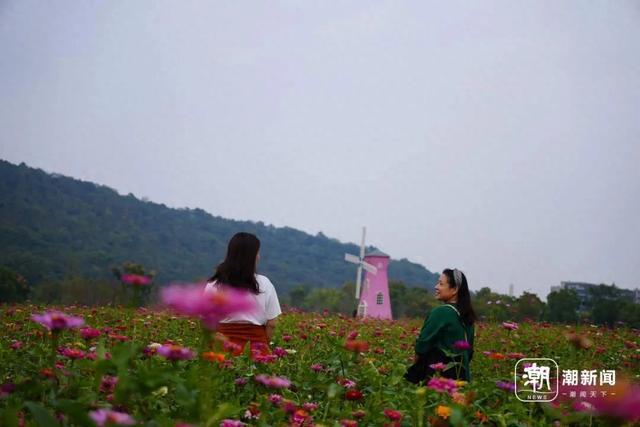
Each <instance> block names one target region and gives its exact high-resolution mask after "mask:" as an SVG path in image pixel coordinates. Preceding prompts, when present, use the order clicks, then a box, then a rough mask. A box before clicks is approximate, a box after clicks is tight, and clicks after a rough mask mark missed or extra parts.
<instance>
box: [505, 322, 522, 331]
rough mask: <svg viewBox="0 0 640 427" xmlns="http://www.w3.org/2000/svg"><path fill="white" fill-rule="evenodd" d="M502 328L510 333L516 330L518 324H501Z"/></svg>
mask: <svg viewBox="0 0 640 427" xmlns="http://www.w3.org/2000/svg"><path fill="white" fill-rule="evenodd" d="M502 327H503V328H505V329H508V330H510V331H515V330H516V329H518V324H517V323H515V322H502Z"/></svg>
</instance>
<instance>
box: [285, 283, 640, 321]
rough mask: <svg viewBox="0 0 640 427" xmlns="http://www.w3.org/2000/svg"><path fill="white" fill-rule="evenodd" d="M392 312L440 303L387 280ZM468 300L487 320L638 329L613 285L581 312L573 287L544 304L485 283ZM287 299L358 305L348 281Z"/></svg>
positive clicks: (347, 308) (312, 307)
mask: <svg viewBox="0 0 640 427" xmlns="http://www.w3.org/2000/svg"><path fill="white" fill-rule="evenodd" d="M389 294H390V298H391V311H392V313H393V316H394V318H396V319H397V318H401V317H412V318H413V317H418V318H423V317H426V316H427V315H428V313H429V312H430V311H431V310H432V309H433V308H435V307H437V306H438V305H440V304H441V302H440V301H438V300H437V299H436V298H435V296H434V295H433V293H432V292H429V291H427V290H426V289H421V288H415V287H409V286H406V285H404V284H403V283H401V282H394V281H392V282H390V283H389ZM471 300H472V304H473V307H474V310H475V311H476V314H477V315H478V317H479V318H480V319H481V320H485V321H497V322H504V321H517V322H521V321H525V320H532V321H547V322H554V323H566V324H572V323H573V324H575V323H592V324H598V325H607V326H614V325H616V324H620V323H624V324H626V325H628V326H631V327H635V328H640V304H636V303H634V301H632V300H630V299H629V298H628V297H626V296H624V295H623V294H622V292H620V289H619V288H617V287H616V286H615V285H605V284H602V285H600V286H596V287H594V288H592V289H591V290H590V295H589V299H588V301H587V302H585V303H583V306H584V307H585V309H584V310H580V306H581V304H580V302H581V301H580V298H579V297H578V295H577V294H576V292H575V291H573V290H567V289H561V290H559V291H555V292H551V293H550V294H549V295H548V296H547V302H544V301H542V300H541V299H540V298H539V297H538V296H537V295H536V294H534V293H531V292H524V293H523V294H522V295H520V296H519V297H513V296H509V295H504V294H500V293H497V292H493V291H492V290H491V289H490V288H488V287H484V288H482V289H480V290H479V291H477V292H472V294H471ZM285 301H286V303H287V304H289V305H291V306H293V307H297V308H300V309H302V310H307V311H323V310H328V311H329V312H337V313H342V314H345V315H351V314H352V313H353V310H354V309H355V308H356V300H355V295H354V285H353V284H352V283H348V284H346V285H344V286H343V287H342V288H340V289H334V288H331V289H329V288H315V289H309V288H308V287H304V286H300V287H296V288H294V289H292V290H291V292H289V295H288V296H287V298H286V299H285Z"/></svg>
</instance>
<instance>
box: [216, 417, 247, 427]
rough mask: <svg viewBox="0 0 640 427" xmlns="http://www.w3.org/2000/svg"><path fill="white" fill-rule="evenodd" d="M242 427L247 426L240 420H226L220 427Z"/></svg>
mask: <svg viewBox="0 0 640 427" xmlns="http://www.w3.org/2000/svg"><path fill="white" fill-rule="evenodd" d="M242 426H246V424H245V423H243V422H242V421H238V420H230V419H226V420H222V422H221V423H220V427H242Z"/></svg>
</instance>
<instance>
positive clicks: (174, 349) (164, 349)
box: [157, 344, 194, 360]
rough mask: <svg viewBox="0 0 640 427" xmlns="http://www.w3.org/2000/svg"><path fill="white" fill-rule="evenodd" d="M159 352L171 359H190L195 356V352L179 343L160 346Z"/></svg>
mask: <svg viewBox="0 0 640 427" xmlns="http://www.w3.org/2000/svg"><path fill="white" fill-rule="evenodd" d="M157 352H158V354H159V355H160V356H162V357H165V358H167V359H169V360H188V359H193V358H194V353H193V351H191V350H190V349H188V348H187V347H180V346H179V345H173V344H165V345H163V346H160V347H158V349H157Z"/></svg>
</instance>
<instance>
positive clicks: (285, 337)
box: [282, 335, 293, 342]
mask: <svg viewBox="0 0 640 427" xmlns="http://www.w3.org/2000/svg"><path fill="white" fill-rule="evenodd" d="M292 339H293V337H292V336H291V335H283V336H282V341H284V342H289V341H291V340H292Z"/></svg>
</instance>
